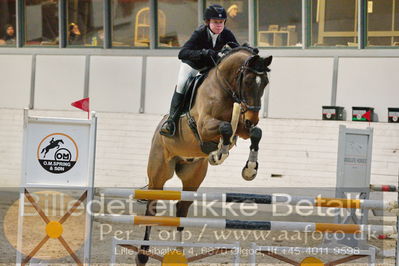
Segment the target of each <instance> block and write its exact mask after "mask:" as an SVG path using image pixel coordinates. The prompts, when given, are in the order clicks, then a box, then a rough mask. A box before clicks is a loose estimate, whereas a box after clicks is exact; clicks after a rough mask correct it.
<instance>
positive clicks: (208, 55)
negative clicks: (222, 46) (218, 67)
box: [201, 49, 218, 60]
mask: <svg viewBox="0 0 399 266" xmlns="http://www.w3.org/2000/svg"><path fill="white" fill-rule="evenodd" d="M201 54H202V55H203V56H204V57H205V58H209V59H210V58H212V59H213V60H216V59H217V58H218V53H217V52H216V51H215V50H212V49H202V51H201Z"/></svg>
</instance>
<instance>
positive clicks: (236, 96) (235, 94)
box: [216, 55, 267, 114]
mask: <svg viewBox="0 0 399 266" xmlns="http://www.w3.org/2000/svg"><path fill="white" fill-rule="evenodd" d="M255 56H258V55H252V56H249V57H248V58H247V59H246V60H245V62H244V63H243V64H242V65H241V66H240V67H239V68H238V70H237V71H236V77H237V79H236V86H235V87H236V88H238V90H234V87H233V86H231V85H230V84H229V82H228V81H227V80H226V79H225V78H224V77H223V76H221V77H220V78H221V79H222V80H223V83H225V84H226V85H227V88H226V86H223V84H221V87H222V88H223V90H224V91H225V92H226V93H227V94H229V95H230V96H231V97H232V98H233V100H234V102H236V103H239V104H240V105H241V113H242V114H244V113H246V112H247V111H253V112H259V110H260V109H261V106H260V105H249V104H248V102H247V100H246V99H245V97H244V95H243V86H242V82H243V78H244V74H245V72H246V71H250V72H252V73H254V74H255V75H257V76H261V75H265V74H266V75H267V70H264V71H258V70H256V69H254V68H252V67H250V66H249V62H250V61H251V59H252V58H253V57H255ZM219 71H220V70H219V67H218V66H216V79H217V80H219V75H218V72H219Z"/></svg>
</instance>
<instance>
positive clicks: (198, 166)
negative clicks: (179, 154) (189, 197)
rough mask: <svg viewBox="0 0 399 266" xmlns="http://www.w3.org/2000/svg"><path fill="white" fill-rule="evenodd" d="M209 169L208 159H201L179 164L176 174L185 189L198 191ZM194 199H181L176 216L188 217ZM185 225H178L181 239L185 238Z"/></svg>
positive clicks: (177, 205)
mask: <svg viewBox="0 0 399 266" xmlns="http://www.w3.org/2000/svg"><path fill="white" fill-rule="evenodd" d="M207 171H208V161H207V159H200V160H199V161H197V162H194V163H191V164H184V165H179V166H177V167H176V175H177V176H178V177H179V178H180V179H181V181H182V183H183V191H197V189H198V188H199V186H200V185H201V183H202V181H203V180H204V178H205V176H206V172H207ZM192 203H193V202H192V201H179V202H178V203H177V204H176V217H187V214H188V210H189V208H190V206H191V204H192ZM183 230H184V227H178V228H177V231H178V232H179V237H180V241H182V240H183V239H182V238H183Z"/></svg>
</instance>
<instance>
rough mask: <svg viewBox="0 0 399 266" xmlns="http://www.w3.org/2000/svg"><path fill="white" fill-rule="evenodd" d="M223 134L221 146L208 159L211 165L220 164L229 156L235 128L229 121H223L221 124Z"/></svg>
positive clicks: (220, 129) (221, 134) (220, 131)
mask: <svg viewBox="0 0 399 266" xmlns="http://www.w3.org/2000/svg"><path fill="white" fill-rule="evenodd" d="M219 133H220V136H221V140H220V144H219V148H218V149H217V150H216V151H213V152H211V153H210V154H209V157H208V161H209V163H210V164H211V165H219V164H222V163H223V162H224V160H226V158H227V157H228V156H229V147H230V144H231V142H230V138H231V136H232V135H233V128H232V127H231V124H230V123H229V122H221V123H220V125H219Z"/></svg>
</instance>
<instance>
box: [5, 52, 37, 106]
mask: <svg viewBox="0 0 399 266" xmlns="http://www.w3.org/2000/svg"><path fill="white" fill-rule="evenodd" d="M0 62H1V64H0V80H1V85H0V107H9V108H26V107H28V106H29V101H30V87H31V84H30V83H31V74H32V56H31V55H1V56H0Z"/></svg>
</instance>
